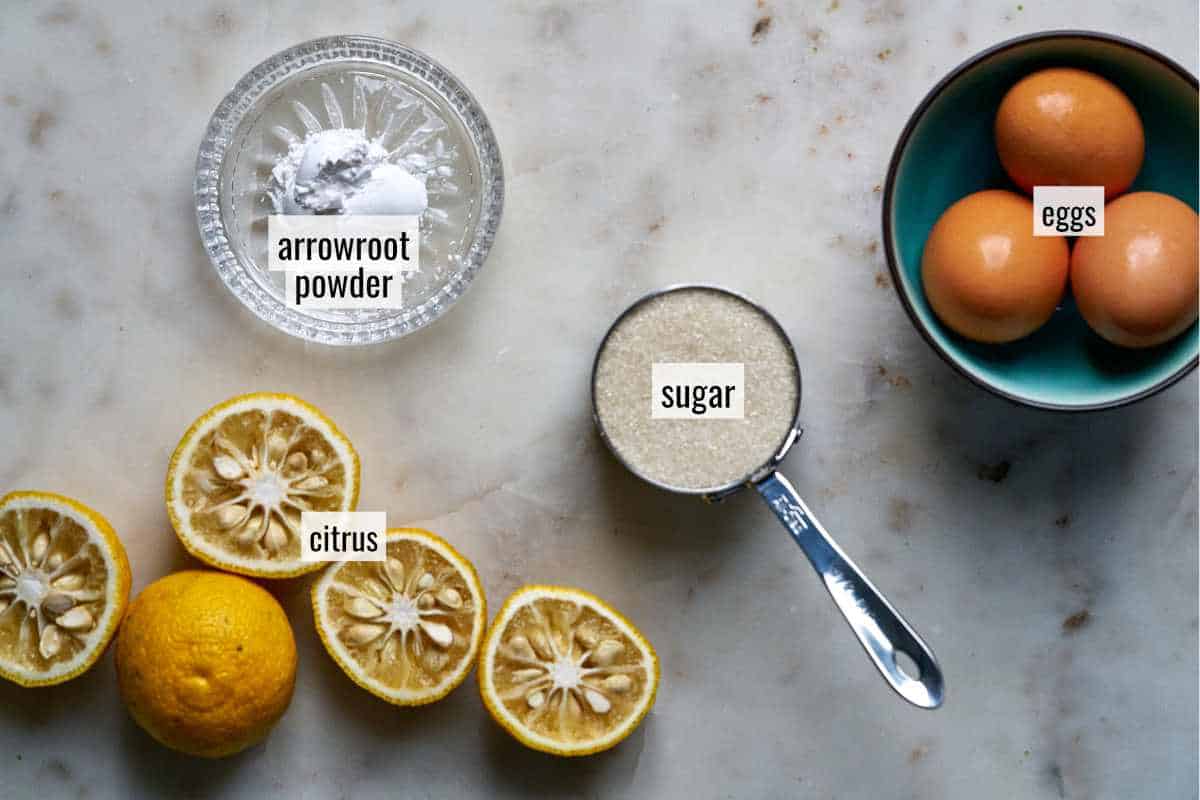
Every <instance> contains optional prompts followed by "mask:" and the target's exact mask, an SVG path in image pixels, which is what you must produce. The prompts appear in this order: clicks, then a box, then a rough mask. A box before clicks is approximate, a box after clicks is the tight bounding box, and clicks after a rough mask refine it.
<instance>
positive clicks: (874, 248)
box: [863, 239, 879, 256]
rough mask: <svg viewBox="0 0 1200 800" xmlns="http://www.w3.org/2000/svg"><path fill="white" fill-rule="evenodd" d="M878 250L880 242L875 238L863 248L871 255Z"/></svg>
mask: <svg viewBox="0 0 1200 800" xmlns="http://www.w3.org/2000/svg"><path fill="white" fill-rule="evenodd" d="M877 250H879V242H877V241H875V240H874V239H872V240H871V241H869V242H867V246H866V247H864V248H863V252H864V253H866V254H867V255H869V256H873V255H875V252H876V251H877Z"/></svg>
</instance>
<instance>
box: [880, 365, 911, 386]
mask: <svg viewBox="0 0 1200 800" xmlns="http://www.w3.org/2000/svg"><path fill="white" fill-rule="evenodd" d="M877 372H878V373H879V377H880V378H883V380H884V381H886V382H887V383H888V384H890V385H891V387H892V388H893V389H901V390H904V389H911V388H912V381H910V380H909V379H908V377H907V376H905V375H902V374H901V373H899V372H897V373H894V374H893V373H891V372H889V371H888V368H887V367H885V366H884V365H883V364H880V365H879V367H878V368H877Z"/></svg>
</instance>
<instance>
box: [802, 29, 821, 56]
mask: <svg viewBox="0 0 1200 800" xmlns="http://www.w3.org/2000/svg"><path fill="white" fill-rule="evenodd" d="M805 35H806V36H807V37H808V41H809V43H810V44H812V50H813V52H814V53H815V52H817V51H818V50H820V49H821V45H822V44H823V43H824V42H825V30H824V29H823V28H809V29H808V32H807V33H806V34H805Z"/></svg>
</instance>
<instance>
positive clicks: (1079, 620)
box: [1062, 608, 1092, 635]
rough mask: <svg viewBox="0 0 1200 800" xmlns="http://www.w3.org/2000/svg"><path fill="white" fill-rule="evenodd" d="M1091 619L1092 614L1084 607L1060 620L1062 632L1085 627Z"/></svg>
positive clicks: (1070, 631)
mask: <svg viewBox="0 0 1200 800" xmlns="http://www.w3.org/2000/svg"><path fill="white" fill-rule="evenodd" d="M1091 621H1092V614H1091V612H1090V611H1088V610H1087V609H1086V608H1085V609H1083V610H1082V611H1076V612H1075V613H1074V614H1072V615H1071V616H1069V617H1067V618H1066V619H1064V620H1063V622H1062V629H1063V634H1064V635H1067V634H1071V633H1075V632H1076V631H1078V630H1081V629H1082V628H1086V627H1087V625H1088V623H1090V622H1091Z"/></svg>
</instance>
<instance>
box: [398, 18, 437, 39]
mask: <svg viewBox="0 0 1200 800" xmlns="http://www.w3.org/2000/svg"><path fill="white" fill-rule="evenodd" d="M428 30H429V20H427V19H426V18H425V17H417V18H416V19H415V20H413V21H412V22H410V23H408V24H407V25H405V26H403V27H400V28H396V33H395V38H396V41H398V42H401V43H403V42H414V41H416V40H418V39H420V38H421V37H422V36H424V35H425V33H426V31H428Z"/></svg>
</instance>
